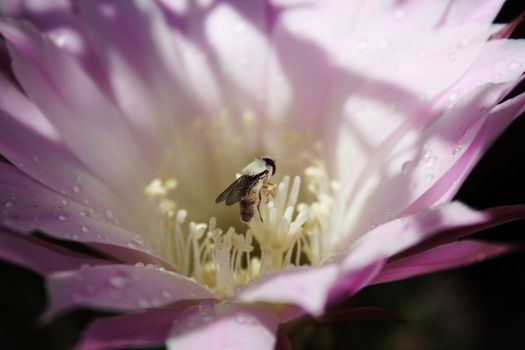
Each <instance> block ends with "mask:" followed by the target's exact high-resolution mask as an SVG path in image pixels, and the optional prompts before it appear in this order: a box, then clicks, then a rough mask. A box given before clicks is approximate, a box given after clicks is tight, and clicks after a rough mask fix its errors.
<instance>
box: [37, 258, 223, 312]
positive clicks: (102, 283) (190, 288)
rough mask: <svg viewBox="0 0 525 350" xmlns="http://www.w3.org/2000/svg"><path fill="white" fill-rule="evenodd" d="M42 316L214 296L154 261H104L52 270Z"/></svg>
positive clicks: (153, 306) (146, 305)
mask: <svg viewBox="0 0 525 350" xmlns="http://www.w3.org/2000/svg"><path fill="white" fill-rule="evenodd" d="M48 292H49V296H50V299H51V302H50V306H49V309H48V310H47V312H46V316H45V318H47V319H49V318H52V317H55V316H56V315H57V314H60V313H62V312H64V311H68V310H71V309H74V308H79V307H92V308H97V309H104V310H114V311H127V310H138V309H149V308H159V307H162V306H166V305H169V304H173V303H176V302H179V301H183V300H196V299H214V298H215V296H214V295H213V293H211V292H210V291H208V290H207V289H205V288H204V287H202V286H201V285H199V284H197V283H196V282H194V281H192V280H190V279H189V278H186V277H184V276H181V275H178V274H175V273H173V272H168V271H165V270H163V269H162V268H158V267H155V266H153V265H151V266H149V265H146V266H144V265H138V264H137V265H135V266H132V265H106V266H94V267H85V268H82V269H80V270H75V271H65V272H58V273H54V274H52V275H51V276H49V277H48Z"/></svg>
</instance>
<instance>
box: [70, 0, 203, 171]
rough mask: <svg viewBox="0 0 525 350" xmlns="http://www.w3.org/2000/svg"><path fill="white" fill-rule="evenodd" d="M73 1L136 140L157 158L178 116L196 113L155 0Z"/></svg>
mask: <svg viewBox="0 0 525 350" xmlns="http://www.w3.org/2000/svg"><path fill="white" fill-rule="evenodd" d="M75 6H76V7H77V9H78V16H79V20H80V21H81V22H82V24H83V26H84V29H85V31H86V34H87V37H88V38H89V41H90V43H91V45H92V47H93V48H94V50H95V52H96V54H97V56H98V58H99V60H100V61H101V62H102V64H103V66H104V69H105V70H106V74H107V76H108V77H109V83H110V86H111V89H112V91H113V93H114V95H115V98H116V100H117V103H118V104H119V106H120V109H121V110H122V111H123V112H124V114H125V116H126V117H127V118H128V119H129V120H130V122H131V124H132V126H133V127H134V129H135V131H136V132H137V133H138V134H140V135H141V138H140V139H139V142H141V143H142V146H143V147H145V148H146V149H148V152H147V153H148V154H149V155H154V156H158V157H162V156H163V153H162V152H163V151H164V147H165V146H166V145H165V140H170V139H171V138H172V137H173V135H174V131H175V123H176V121H177V119H178V120H183V119H185V118H186V117H188V116H195V115H196V114H197V112H196V111H194V110H193V111H192V109H191V108H190V106H191V97H189V96H188V93H187V91H185V81H181V80H184V76H185V72H183V71H182V69H183V67H182V66H181V63H180V58H179V55H178V53H177V51H176V50H175V45H174V41H173V37H172V33H170V30H169V28H168V26H167V25H166V23H165V20H164V18H163V16H162V13H161V11H159V9H158V5H157V3H156V2H154V1H146V2H144V1H120V2H119V1H117V2H114V1H104V0H95V1H75ZM129 57H133V59H132V60H130V59H129ZM173 111H176V113H177V115H176V118H174V115H173V113H174V112H173ZM157 161H160V159H159V160H157ZM154 164H155V162H154Z"/></svg>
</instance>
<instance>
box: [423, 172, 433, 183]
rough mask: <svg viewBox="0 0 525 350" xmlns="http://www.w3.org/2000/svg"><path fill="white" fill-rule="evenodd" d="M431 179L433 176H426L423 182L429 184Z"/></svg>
mask: <svg viewBox="0 0 525 350" xmlns="http://www.w3.org/2000/svg"><path fill="white" fill-rule="evenodd" d="M433 179H434V175H432V174H428V175H427V176H426V177H425V182H426V183H427V184H428V183H430V182H431V181H432V180H433Z"/></svg>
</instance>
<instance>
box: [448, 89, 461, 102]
mask: <svg viewBox="0 0 525 350" xmlns="http://www.w3.org/2000/svg"><path fill="white" fill-rule="evenodd" d="M458 98H459V93H458V92H457V91H452V92H451V93H450V95H448V100H449V101H456V100H457V99H458Z"/></svg>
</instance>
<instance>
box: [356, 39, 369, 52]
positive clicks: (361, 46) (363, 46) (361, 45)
mask: <svg viewBox="0 0 525 350" xmlns="http://www.w3.org/2000/svg"><path fill="white" fill-rule="evenodd" d="M367 46H368V42H367V41H366V40H364V39H361V40H359V41H358V42H357V48H358V49H359V50H364V49H366V47H367Z"/></svg>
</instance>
